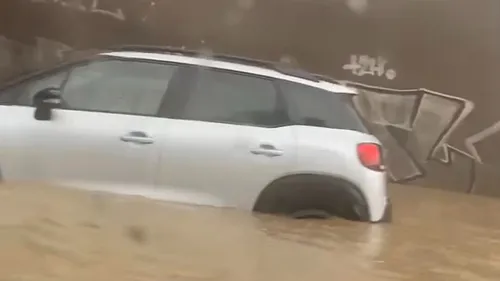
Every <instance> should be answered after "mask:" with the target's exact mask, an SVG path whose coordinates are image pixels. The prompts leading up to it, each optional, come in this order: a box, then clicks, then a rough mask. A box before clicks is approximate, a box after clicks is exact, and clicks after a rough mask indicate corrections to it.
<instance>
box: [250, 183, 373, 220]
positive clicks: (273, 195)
mask: <svg viewBox="0 0 500 281" xmlns="http://www.w3.org/2000/svg"><path fill="white" fill-rule="evenodd" d="M254 210H255V211H257V212H262V213H269V214H282V215H287V216H291V217H293V218H297V219H308V218H320V219H325V218H330V217H332V216H335V217H341V218H344V219H348V220H356V221H364V220H368V219H369V218H368V217H369V216H368V208H367V206H366V203H365V201H364V198H363V197H362V196H361V194H359V192H358V191H357V190H356V189H355V188H354V187H353V186H352V185H351V184H349V183H347V182H345V181H343V180H337V179H331V178H328V177H321V176H301V177H292V178H290V179H284V180H281V181H279V182H277V183H274V184H272V185H271V186H269V187H267V188H266V189H265V190H264V191H263V192H262V194H261V196H260V197H259V199H258V201H257V204H256V205H255V208H254Z"/></svg>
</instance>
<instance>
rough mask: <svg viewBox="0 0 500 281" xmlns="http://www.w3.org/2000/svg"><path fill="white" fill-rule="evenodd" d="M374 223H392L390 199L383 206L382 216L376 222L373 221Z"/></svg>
mask: <svg viewBox="0 0 500 281" xmlns="http://www.w3.org/2000/svg"><path fill="white" fill-rule="evenodd" d="M375 222H376V223H389V222H392V202H391V200H390V199H387V202H386V204H385V208H384V214H383V215H382V218H381V219H380V220H378V221H375Z"/></svg>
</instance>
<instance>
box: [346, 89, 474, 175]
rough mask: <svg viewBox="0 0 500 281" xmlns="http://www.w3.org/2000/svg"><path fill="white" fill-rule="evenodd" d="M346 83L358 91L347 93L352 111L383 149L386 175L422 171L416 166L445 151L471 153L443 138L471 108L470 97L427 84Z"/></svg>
mask: <svg viewBox="0 0 500 281" xmlns="http://www.w3.org/2000/svg"><path fill="white" fill-rule="evenodd" d="M348 85H349V86H353V87H355V88H357V89H358V91H359V95H357V96H355V97H354V99H353V103H354V107H355V109H356V111H357V112H358V113H359V115H360V116H361V117H362V118H363V119H364V120H365V121H366V123H367V127H368V129H369V130H370V131H371V132H372V133H373V134H374V135H375V136H377V137H378V138H379V139H380V141H381V142H382V143H383V144H384V146H385V148H386V149H387V166H388V168H389V175H390V177H391V179H392V180H394V181H397V182H401V181H408V180H412V179H415V178H418V177H421V176H423V175H425V170H424V169H423V167H422V166H423V164H425V163H426V162H427V161H430V160H436V161H440V162H442V163H445V164H448V163H450V162H451V160H452V158H451V156H450V151H453V152H455V153H456V152H458V153H462V154H464V155H466V156H468V157H470V158H473V156H472V155H470V154H469V153H467V152H465V151H461V150H459V149H457V148H455V147H453V146H451V145H449V144H448V143H447V141H448V139H449V137H450V135H451V134H452V133H453V132H454V130H455V129H456V128H457V126H458V125H460V123H461V122H462V121H463V120H464V119H465V118H466V117H467V116H468V115H469V114H470V112H471V111H472V110H473V108H474V104H473V103H472V102H471V101H469V100H465V99H462V98H458V97H454V96H450V95H446V94H443V93H438V92H434V91H430V90H427V89H410V90H396V89H388V88H381V87H375V86H369V85H364V84H358V83H352V82H351V83H348Z"/></svg>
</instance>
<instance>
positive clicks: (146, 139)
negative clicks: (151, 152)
mask: <svg viewBox="0 0 500 281" xmlns="http://www.w3.org/2000/svg"><path fill="white" fill-rule="evenodd" d="M120 140H121V141H123V142H130V143H136V144H152V143H154V140H153V138H151V137H150V136H148V135H147V134H146V133H144V132H138V131H134V132H130V133H127V134H126V135H123V136H121V137H120Z"/></svg>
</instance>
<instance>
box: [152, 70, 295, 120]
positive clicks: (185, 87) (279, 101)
mask: <svg viewBox="0 0 500 281" xmlns="http://www.w3.org/2000/svg"><path fill="white" fill-rule="evenodd" d="M186 68H187V69H188V73H186V76H185V77H183V79H184V80H183V81H182V85H181V86H180V87H179V89H176V90H179V91H180V93H181V94H183V95H186V97H187V98H188V99H186V101H184V102H183V104H181V105H180V106H181V109H180V110H179V112H178V113H177V114H176V115H169V116H160V117H161V118H168V119H173V120H184V121H193V122H204V123H214V124H225V125H234V126H245V127H256V128H269V129H275V128H282V127H287V126H291V125H293V120H292V119H291V116H290V111H289V107H288V104H287V102H286V99H285V96H284V95H283V92H282V91H281V89H280V87H279V85H278V81H279V79H276V78H273V77H269V76H264V75H258V74H254V73H247V72H241V71H237V70H229V69H221V68H216V67H209V66H202V67H201V66H196V65H186ZM200 68H202V69H204V70H210V71H214V72H219V73H229V74H234V75H239V76H244V77H252V78H258V79H262V80H266V81H269V82H270V83H271V84H272V86H273V89H274V90H275V93H276V107H275V109H274V113H279V112H280V110H281V111H282V112H283V113H284V114H285V115H286V119H287V122H286V123H284V124H280V125H273V126H267V125H258V124H241V123H237V122H234V123H232V122H220V121H207V120H197V119H186V118H184V117H182V116H183V115H184V112H185V107H186V105H187V101H188V100H189V97H190V96H191V95H192V94H193V91H194V88H192V87H190V86H191V85H192V84H193V83H189V82H190V81H195V80H196V79H197V75H198V71H199V69H200ZM186 82H188V83H186ZM167 95H168V93H167ZM166 97H167V99H166V100H167V102H168V96H166Z"/></svg>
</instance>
